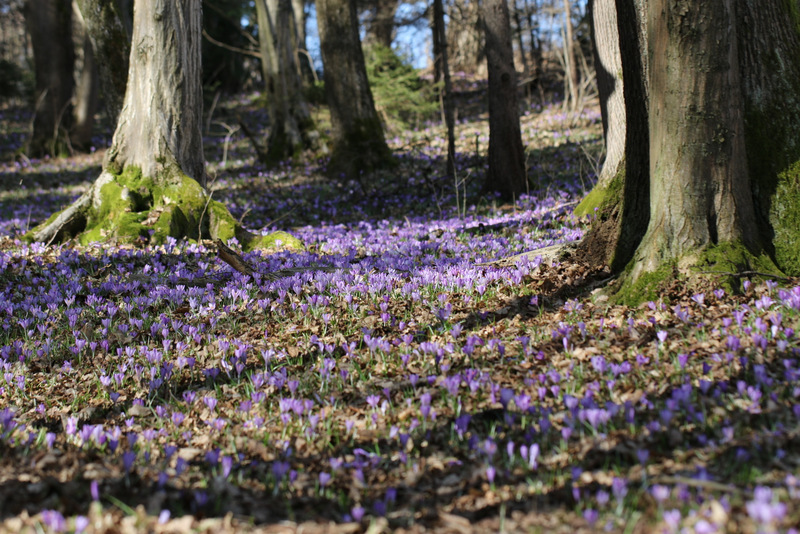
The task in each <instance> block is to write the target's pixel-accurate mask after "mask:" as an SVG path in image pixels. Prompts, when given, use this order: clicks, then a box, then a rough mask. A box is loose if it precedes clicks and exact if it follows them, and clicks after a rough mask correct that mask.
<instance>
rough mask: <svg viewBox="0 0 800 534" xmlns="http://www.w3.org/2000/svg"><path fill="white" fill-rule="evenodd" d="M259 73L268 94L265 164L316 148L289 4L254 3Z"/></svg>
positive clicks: (316, 137) (285, 0) (262, 0)
mask: <svg viewBox="0 0 800 534" xmlns="http://www.w3.org/2000/svg"><path fill="white" fill-rule="evenodd" d="M256 12H257V17H258V40H259V48H260V52H261V71H262V73H263V75H264V84H265V85H266V92H267V106H268V108H269V116H270V121H271V122H270V133H269V138H268V140H267V152H266V157H267V161H266V163H268V164H270V165H275V164H278V163H280V162H281V161H283V160H285V159H288V158H292V157H295V156H297V153H298V152H300V151H302V150H305V149H309V148H316V147H317V145H318V143H319V133H318V132H317V131H316V129H315V128H314V121H313V120H312V119H311V112H310V111H309V108H308V103H307V102H306V100H305V92H304V91H303V81H302V78H301V75H300V69H299V68H298V62H297V56H296V54H295V52H296V50H297V49H298V46H299V44H300V41H299V36H298V35H297V31H296V28H297V21H295V19H294V10H293V8H292V1H291V0H256Z"/></svg>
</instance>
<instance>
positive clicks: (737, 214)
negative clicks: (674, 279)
mask: <svg viewBox="0 0 800 534" xmlns="http://www.w3.org/2000/svg"><path fill="white" fill-rule="evenodd" d="M648 13H649V20H648V27H649V29H650V30H649V31H650V32H651V34H650V43H649V44H650V55H651V57H652V63H651V69H650V100H649V117H650V154H651V156H652V157H651V159H650V198H651V202H650V224H649V227H648V229H647V233H646V234H645V237H644V239H643V243H642V246H640V247H639V250H638V251H637V257H636V264H635V265H634V269H633V272H632V276H633V277H634V278H636V277H638V275H639V274H640V273H642V272H654V271H656V270H658V269H659V268H660V267H661V266H662V264H663V263H664V262H665V261H667V262H669V261H671V260H674V261H678V260H680V261H681V262H687V263H689V264H694V263H696V262H697V261H698V259H699V258H698V254H699V253H702V252H703V251H704V250H706V249H707V248H708V247H710V246H712V245H716V244H718V243H735V242H741V243H743V244H744V245H745V246H746V247H747V248H748V250H750V251H751V252H753V253H755V254H758V253H760V252H761V241H760V239H759V236H758V233H757V228H756V225H755V213H754V210H753V203H752V196H751V195H750V186H749V180H748V174H747V154H746V150H745V136H744V133H745V131H744V117H743V116H742V109H743V101H742V93H741V84H740V81H739V70H738V68H737V66H738V64H739V58H738V46H737V37H736V13H735V5H734V4H733V3H730V2H726V1H725V0H706V1H698V0H691V1H690V0H686V1H684V2H677V3H675V2H671V1H668V0H650V5H649V11H648ZM709 13H713V14H714V16H708V14H709Z"/></svg>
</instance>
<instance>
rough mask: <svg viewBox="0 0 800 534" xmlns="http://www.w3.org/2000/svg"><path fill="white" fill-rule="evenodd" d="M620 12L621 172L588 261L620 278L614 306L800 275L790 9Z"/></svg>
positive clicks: (770, 4) (637, 0) (771, 5)
mask: <svg viewBox="0 0 800 534" xmlns="http://www.w3.org/2000/svg"><path fill="white" fill-rule="evenodd" d="M617 10H618V11H617V19H618V28H619V36H618V39H619V44H620V51H621V56H622V67H623V87H624V95H625V105H626V118H627V125H626V126H627V128H626V133H625V139H626V142H625V147H626V149H625V172H624V173H619V174H618V175H617V177H616V178H615V182H616V183H614V184H613V185H612V186H610V187H608V188H607V189H606V194H605V195H604V198H602V199H601V201H600V202H598V207H599V211H600V214H599V220H600V221H601V222H603V224H604V225H605V226H606V229H607V231H605V232H600V231H595V230H594V229H593V231H592V232H590V234H589V235H588V236H587V238H586V239H585V240H584V243H583V244H582V246H583V247H584V250H589V251H592V250H594V251H600V250H603V249H607V250H610V254H609V253H604V254H602V255H601V256H600V257H601V259H607V260H608V259H609V256H610V260H609V261H608V263H610V264H611V266H612V269H613V270H615V271H617V272H623V271H624V275H623V277H622V280H621V284H620V287H621V289H620V293H619V295H620V298H622V299H623V300H628V301H631V302H634V301H641V300H647V299H650V298H656V297H657V295H658V290H659V285H660V283H661V282H662V281H664V280H665V279H669V278H670V277H671V276H672V275H673V273H674V272H675V271H679V272H682V273H684V274H685V275H688V276H691V275H693V274H694V275H696V274H698V272H705V271H717V272H720V273H722V274H725V273H734V274H735V273H740V272H745V271H761V272H773V273H774V272H779V271H783V272H784V273H787V274H791V275H798V274H800V234H799V233H798V230H797V229H798V228H799V227H800V187H798V186H800V143H799V142H798V139H800V98H798V97H800V89H799V88H800V59H798V58H800V30H799V29H798V26H797V24H796V20H797V18H796V6H795V5H794V4H792V3H790V2H784V1H783V0H761V1H759V2H755V1H743V2H735V3H730V2H726V1H724V0H704V1H694V0H678V1H674V0H671V1H667V0H648V1H647V2H645V1H644V0H619V1H618V2H617ZM643 30H646V31H643ZM643 36H646V40H644V39H643V38H642V37H643ZM632 45H633V46H632ZM646 50H649V53H646V52H645V51H646ZM648 57H649V58H652V62H650V63H648V62H647V61H646V58H648ZM642 118H644V122H645V124H646V126H647V128H646V129H645V130H643V129H642V127H641V121H642ZM648 134H649V135H648ZM642 145H644V146H645V147H646V149H645V150H642V149H641V148H640V147H641V146H642Z"/></svg>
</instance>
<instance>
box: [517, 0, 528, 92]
mask: <svg viewBox="0 0 800 534" xmlns="http://www.w3.org/2000/svg"><path fill="white" fill-rule="evenodd" d="M513 14H514V26H515V27H516V30H517V31H516V32H514V33H516V35H517V46H518V47H519V57H520V59H521V60H522V77H523V79H525V80H526V83H527V81H528V80H529V78H530V76H531V71H530V68H529V67H528V57H527V55H526V54H525V43H524V42H523V39H522V34H523V33H524V30H523V28H522V17H520V14H519V8H518V7H517V1H516V0H514V10H513Z"/></svg>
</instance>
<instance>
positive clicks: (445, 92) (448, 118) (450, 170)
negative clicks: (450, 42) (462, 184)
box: [431, 0, 458, 197]
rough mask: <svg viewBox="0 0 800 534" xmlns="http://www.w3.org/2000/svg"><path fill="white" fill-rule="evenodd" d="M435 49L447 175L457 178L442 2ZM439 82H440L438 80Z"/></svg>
mask: <svg viewBox="0 0 800 534" xmlns="http://www.w3.org/2000/svg"><path fill="white" fill-rule="evenodd" d="M432 21H433V22H432V24H431V26H432V29H433V49H434V50H436V51H437V55H436V57H435V58H434V65H435V66H436V68H435V69H434V70H435V72H436V73H437V74H439V75H440V76H441V78H442V79H443V80H442V81H443V82H444V83H443V87H442V89H441V92H440V94H441V99H442V108H443V111H444V122H445V127H446V128H447V174H448V175H449V176H451V177H454V178H455V177H456V133H455V129H456V125H455V113H454V110H453V87H452V84H451V83H450V68H449V67H448V62H447V30H446V27H445V22H444V4H443V2H442V0H433V17H432ZM436 81H437V82H438V81H439V80H436ZM456 197H458V187H457V186H456Z"/></svg>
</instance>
